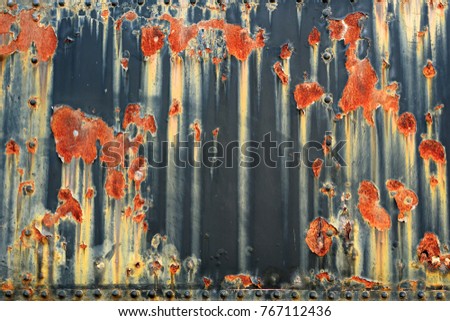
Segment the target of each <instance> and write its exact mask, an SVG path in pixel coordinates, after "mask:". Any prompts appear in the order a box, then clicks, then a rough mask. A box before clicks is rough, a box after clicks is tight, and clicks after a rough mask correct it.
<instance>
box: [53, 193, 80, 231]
mask: <svg viewBox="0 0 450 321" xmlns="http://www.w3.org/2000/svg"><path fill="white" fill-rule="evenodd" d="M58 200H60V201H61V202H62V204H61V205H60V206H59V207H58V208H57V209H56V212H55V213H56V215H58V216H59V217H66V215H67V214H71V215H72V218H73V219H74V220H75V221H76V222H78V223H81V222H82V221H83V211H82V210H81V206H80V203H79V202H78V201H77V200H76V199H75V198H74V197H73V196H72V192H71V191H70V190H69V189H68V188H62V189H60V190H59V193H58Z"/></svg>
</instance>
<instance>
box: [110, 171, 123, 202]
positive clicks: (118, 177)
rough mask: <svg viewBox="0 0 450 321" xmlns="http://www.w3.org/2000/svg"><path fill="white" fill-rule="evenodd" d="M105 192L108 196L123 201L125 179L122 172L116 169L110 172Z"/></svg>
mask: <svg viewBox="0 0 450 321" xmlns="http://www.w3.org/2000/svg"><path fill="white" fill-rule="evenodd" d="M105 190H106V194H108V195H109V196H111V197H112V198H115V199H116V200H119V199H121V198H122V197H123V196H124V195H125V178H124V177H123V174H122V172H120V171H118V170H115V169H110V170H108V175H107V176H106V182H105Z"/></svg>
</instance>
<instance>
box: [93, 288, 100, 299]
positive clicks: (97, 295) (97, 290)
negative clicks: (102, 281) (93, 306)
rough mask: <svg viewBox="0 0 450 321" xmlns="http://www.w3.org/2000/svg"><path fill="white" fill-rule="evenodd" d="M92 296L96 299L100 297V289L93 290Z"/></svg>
mask: <svg viewBox="0 0 450 321" xmlns="http://www.w3.org/2000/svg"><path fill="white" fill-rule="evenodd" d="M93 294H94V296H95V297H96V298H99V297H101V296H102V291H100V289H95V290H94V292H93Z"/></svg>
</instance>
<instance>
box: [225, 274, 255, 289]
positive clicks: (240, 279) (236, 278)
mask: <svg viewBox="0 0 450 321" xmlns="http://www.w3.org/2000/svg"><path fill="white" fill-rule="evenodd" d="M224 280H225V282H228V283H233V284H236V285H242V286H243V287H244V288H248V287H250V286H252V285H256V286H257V287H258V288H259V287H260V284H259V282H258V283H257V284H254V283H253V281H252V278H251V276H250V275H247V274H237V275H233V274H229V275H225V277H224Z"/></svg>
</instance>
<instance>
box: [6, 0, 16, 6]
mask: <svg viewBox="0 0 450 321" xmlns="http://www.w3.org/2000/svg"><path fill="white" fill-rule="evenodd" d="M6 4H7V6H8V7H12V6H14V5H15V4H16V2H15V1H14V0H8V2H7V3H6Z"/></svg>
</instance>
